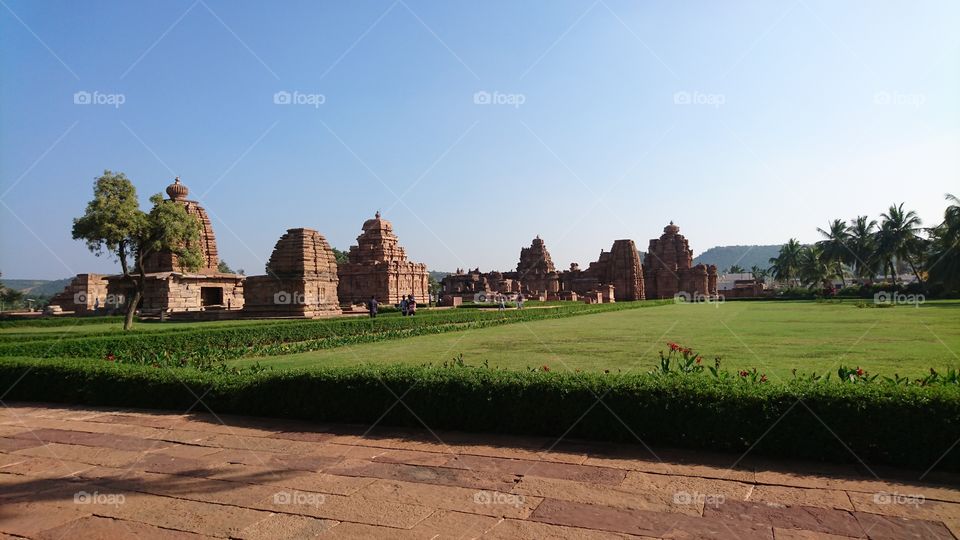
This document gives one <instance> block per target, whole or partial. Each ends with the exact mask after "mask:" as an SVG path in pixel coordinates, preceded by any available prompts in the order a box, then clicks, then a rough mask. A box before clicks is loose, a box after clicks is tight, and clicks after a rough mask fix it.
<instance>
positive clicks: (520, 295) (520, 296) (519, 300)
mask: <svg viewBox="0 0 960 540" xmlns="http://www.w3.org/2000/svg"><path fill="white" fill-rule="evenodd" d="M517 309H523V293H517Z"/></svg>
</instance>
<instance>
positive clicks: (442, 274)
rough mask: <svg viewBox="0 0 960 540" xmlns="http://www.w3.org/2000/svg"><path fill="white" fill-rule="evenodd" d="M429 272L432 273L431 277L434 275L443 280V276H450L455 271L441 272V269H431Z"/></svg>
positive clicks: (438, 279)
mask: <svg viewBox="0 0 960 540" xmlns="http://www.w3.org/2000/svg"><path fill="white" fill-rule="evenodd" d="M429 273H430V277H432V278H433V279H435V280H437V281H441V280H443V278H445V277H447V276H449V275H450V274H452V273H453V272H441V271H439V270H430V271H429Z"/></svg>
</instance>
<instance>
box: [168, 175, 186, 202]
mask: <svg viewBox="0 0 960 540" xmlns="http://www.w3.org/2000/svg"><path fill="white" fill-rule="evenodd" d="M189 193H190V190H189V189H188V188H187V186H185V185H183V184H182V183H180V177H179V176H178V177H176V178H174V179H173V183H172V184H170V185H169V186H167V196H168V197H170V200H173V201H179V200H183V199H186V198H187V194H189Z"/></svg>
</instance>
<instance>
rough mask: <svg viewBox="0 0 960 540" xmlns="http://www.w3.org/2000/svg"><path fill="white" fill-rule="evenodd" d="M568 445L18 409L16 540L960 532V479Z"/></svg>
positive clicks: (4, 444)
mask: <svg viewBox="0 0 960 540" xmlns="http://www.w3.org/2000/svg"><path fill="white" fill-rule="evenodd" d="M441 441H442V442H441ZM554 443H555V440H553V439H548V438H536V437H508V436H501V435H475V434H464V433H453V432H439V433H436V435H434V434H433V433H432V432H430V431H429V430H396V429H378V430H375V431H373V432H371V433H366V428H365V427H362V426H343V425H317V424H311V423H306V422H293V421H287V420H271V419H260V418H246V417H227V416H220V417H216V416H214V415H212V414H175V413H169V414H165V413H160V412H156V411H132V410H119V411H118V410H110V409H97V408H91V407H67V406H59V405H38V404H13V403H7V404H5V406H4V407H2V408H0V538H19V537H27V538H53V539H57V538H71V537H77V536H81V537H83V538H111V539H113V538H128V537H143V538H173V537H176V538H201V537H220V538H223V537H231V538H284V537H294V538H302V537H309V536H322V537H329V538H390V539H391V540H394V539H399V540H402V539H407V538H424V539H440V538H480V537H482V538H537V539H541V538H580V539H600V538H604V539H606V538H730V539H736V538H751V539H752V538H757V539H773V538H776V539H778V540H795V539H807V538H834V539H836V538H847V537H852V538H867V537H868V538H877V539H887V538H889V539H902V538H944V539H955V538H957V537H958V535H960V476H958V475H948V474H936V473H934V474H931V475H929V476H928V477H927V478H926V479H925V481H924V482H919V481H917V480H916V478H917V477H918V476H920V475H921V474H922V473H920V472H916V471H895V470H878V469H876V468H874V469H872V472H869V471H867V470H866V469H865V468H860V469H858V468H855V467H852V466H842V465H823V464H813V463H800V462H789V461H782V460H781V461H766V460H760V459H753V458H752V457H750V456H747V457H746V458H745V459H742V460H740V461H739V462H738V457H739V456H735V455H728V454H711V453H705V452H689V451H684V452H681V451H676V450H666V449H664V450H656V451H655V453H656V456H654V455H652V454H651V453H650V452H648V451H644V450H643V448H644V447H643V446H641V445H608V444H596V443H585V442H576V441H564V442H561V443H559V444H557V445H556V446H553V445H554ZM918 444H919V442H918ZM551 446H553V447H552V449H551ZM548 449H549V451H548ZM734 463H736V464H737V466H736V467H734V468H730V467H731V465H733V464H734ZM875 474H876V475H879V477H880V478H882V480H881V479H880V478H878V477H877V476H875ZM911 478H912V479H913V480H911Z"/></svg>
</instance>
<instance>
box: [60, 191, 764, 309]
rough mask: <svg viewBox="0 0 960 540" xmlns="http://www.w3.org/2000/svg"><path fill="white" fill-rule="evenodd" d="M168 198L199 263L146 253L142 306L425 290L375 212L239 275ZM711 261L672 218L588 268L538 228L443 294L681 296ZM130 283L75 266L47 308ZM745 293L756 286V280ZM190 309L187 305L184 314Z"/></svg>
mask: <svg viewBox="0 0 960 540" xmlns="http://www.w3.org/2000/svg"><path fill="white" fill-rule="evenodd" d="M166 192H167V195H168V197H169V200H170V201H174V202H176V203H177V204H180V205H182V206H183V208H184V209H185V210H186V212H187V213H188V214H189V215H191V216H193V217H194V218H195V219H196V220H197V223H198V226H199V231H200V235H199V240H198V241H199V246H197V247H198V248H199V251H200V252H201V254H202V256H203V261H202V264H201V265H200V267H199V268H198V269H196V270H192V271H187V270H185V269H183V268H182V265H181V264H180V262H179V261H178V258H177V256H176V254H174V253H172V252H160V253H153V254H151V255H150V256H148V257H147V258H146V259H145V260H144V270H145V282H144V294H143V298H142V300H141V305H140V310H141V315H147V316H150V315H158V314H159V315H160V316H161V317H163V316H165V315H166V314H181V315H184V314H185V315H184V316H188V317H189V316H197V317H207V318H210V317H212V318H223V317H228V316H233V317H236V316H239V315H241V314H242V315H243V316H250V317H298V318H308V317H309V318H312V317H323V316H330V315H337V314H340V313H342V309H341V306H344V308H343V309H347V306H351V305H358V304H359V305H363V304H366V302H367V301H368V300H369V299H370V297H375V298H376V299H377V300H378V301H379V302H380V303H382V304H386V305H390V304H397V303H399V302H400V300H401V298H403V297H405V296H407V295H411V294H412V295H413V296H414V297H415V298H416V299H417V300H418V301H419V302H426V301H427V300H428V298H429V274H428V272H427V267H426V265H425V264H423V263H414V262H410V261H408V260H407V255H406V251H405V250H404V248H403V247H401V246H400V244H399V240H398V238H397V235H396V234H394V232H393V225H392V224H391V223H390V222H389V221H387V220H385V219H383V218H382V217H381V216H380V212H377V213H376V215H375V216H374V217H373V218H372V219H368V220H366V221H365V222H364V223H363V226H362V232H361V234H360V236H358V237H357V243H356V245H353V246H351V247H350V249H349V251H348V252H347V261H346V262H341V263H339V264H338V263H337V261H336V257H335V256H334V252H333V250H332V249H331V247H330V244H329V243H328V242H327V240H326V239H325V238H324V237H323V236H322V235H321V234H320V233H319V232H317V231H316V230H314V229H308V228H296V229H289V230H287V232H286V233H285V234H284V235H283V236H282V237H281V238H280V239H279V240H278V241H277V243H276V245H275V246H274V249H273V253H272V254H271V256H270V260H269V262H268V263H267V264H266V275H262V276H254V277H249V278H245V277H244V276H242V275H237V274H229V273H222V272H219V271H218V263H219V257H218V252H217V241H216V236H215V235H214V232H213V226H212V224H211V222H210V218H209V216H208V215H207V212H206V210H205V209H204V208H203V207H202V206H201V205H200V204H199V203H198V202H197V201H193V200H190V199H189V198H188V196H189V193H190V191H189V189H188V188H187V186H185V185H184V184H183V183H182V182H181V181H180V178H179V177H177V178H176V179H174V181H173V183H172V184H170V185H169V186H167V189H166ZM717 277H718V276H717V268H716V266H714V265H710V266H706V265H703V264H698V265H694V264H693V251H692V250H691V249H690V246H689V242H688V241H687V239H686V238H685V237H684V236H683V235H682V234H680V227H678V226H676V225H674V224H673V222H670V224H669V225H667V226H666V227H664V229H663V234H662V235H661V236H660V237H659V238H655V239H652V240H650V244H649V248H648V250H647V253H646V255H645V257H644V258H643V261H642V263H641V260H640V256H639V253H638V251H637V247H636V244H635V243H634V241H633V240H630V239H622V240H616V241H614V242H613V246H612V247H611V248H610V251H604V250H601V251H600V255H599V257H598V258H597V260H596V261H593V262H591V263H590V264H589V265H588V266H587V268H586V269H581V267H580V266H579V265H578V264H577V263H572V264H571V265H570V269H569V270H563V271H558V270H557V268H556V266H555V265H554V262H553V259H552V257H551V256H550V252H549V251H548V250H547V246H546V243H545V242H544V241H543V239H541V238H540V236H539V235H538V236H536V237H535V238H534V239H533V240H532V241H531V243H530V246H529V247H523V248H521V249H520V258H519V261H518V263H517V267H516V270H510V271H507V272H497V271H492V272H481V271H480V269H479V268H476V269H473V270H469V271H466V272H465V271H463V270H462V269H457V271H456V273H454V274H450V275H448V276H446V277H445V278H444V279H443V280H442V282H441V286H442V292H441V298H442V300H443V303H444V304H446V305H457V304H459V303H460V302H462V301H464V300H467V301H481V302H482V301H493V300H495V299H496V297H497V296H499V295H505V296H507V297H508V298H513V297H515V296H516V295H518V294H521V293H522V294H524V295H525V296H526V297H527V298H528V299H540V300H573V301H577V300H581V301H584V302H588V303H598V302H624V301H634V300H643V299H645V298H650V299H654V298H673V297H678V296H684V297H686V298H688V299H691V300H698V299H700V298H712V297H715V296H716V295H717ZM131 287H132V282H131V280H129V279H127V278H124V277H123V276H122V275H110V276H104V275H100V274H79V275H77V276H76V277H74V278H73V279H72V280H71V282H70V284H69V285H68V286H67V287H66V288H65V289H64V291H63V292H61V293H59V294H58V295H56V296H55V297H54V298H53V300H52V301H51V302H50V310H49V312H51V313H62V312H71V313H75V314H93V313H104V312H112V311H115V310H119V309H122V308H123V307H125V298H127V297H129V296H128V294H129V292H130V289H131ZM741 288H742V289H744V293H745V294H756V291H755V289H756V287H754V288H752V289H750V290H749V291H747V290H746V288H745V287H741ZM191 314H192V315H191Z"/></svg>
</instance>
